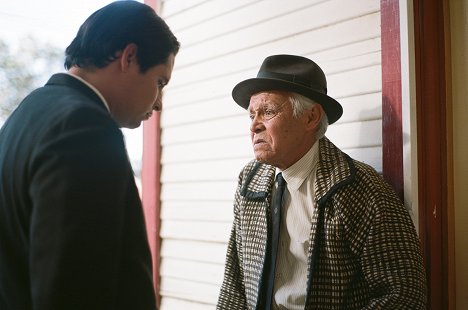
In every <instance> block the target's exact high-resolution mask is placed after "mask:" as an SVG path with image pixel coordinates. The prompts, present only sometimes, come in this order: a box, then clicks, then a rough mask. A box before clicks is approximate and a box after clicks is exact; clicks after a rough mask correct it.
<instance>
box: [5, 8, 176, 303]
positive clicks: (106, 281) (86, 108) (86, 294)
mask: <svg viewBox="0 0 468 310" xmlns="http://www.w3.org/2000/svg"><path fill="white" fill-rule="evenodd" d="M178 50H179V42H178V41H177V39H176V38H175V36H174V35H173V34H172V32H171V31H170V29H169V28H168V26H167V25H166V23H165V22H164V21H163V20H162V19H161V18H160V17H159V16H157V15H156V13H155V12H154V10H153V9H152V8H150V7H149V6H147V5H144V4H141V3H139V2H135V1H118V2H114V3H111V4H109V5H107V6H105V7H103V8H102V9H100V10H98V11H96V12H95V13H93V14H92V15H91V16H90V17H89V18H88V19H87V20H86V21H85V22H84V23H83V25H82V26H81V27H80V29H79V31H78V33H77V36H76V37H75V39H74V40H73V41H72V43H71V44H70V46H69V47H68V48H67V49H66V60H65V67H66V68H67V69H68V70H69V71H68V73H60V74H55V75H53V76H52V77H51V78H50V80H49V81H48V82H47V84H46V85H45V86H44V87H41V88H39V89H37V90H35V91H33V92H32V93H31V94H30V95H29V96H27V97H26V98H25V99H24V100H23V102H22V103H21V104H20V105H19V107H18V108H17V109H16V110H15V111H14V112H13V114H12V115H11V116H10V118H9V119H8V120H7V121H6V123H5V125H4V126H3V128H2V129H1V131H0V309H4V310H8V309H12V310H13V309H14V310H16V309H36V310H45V309H67V310H70V309H99V310H103V309H148V310H149V309H151V310H154V309H155V308H156V301H155V293H154V288H153V282H152V270H151V269H152V265H151V254H150V251H149V246H148V241H147V236H146V230H145V223H144V218H143V212H142V207H141V202H140V199H139V195H138V191H137V187H136V185H135V182H134V177H133V173H132V170H131V166H130V163H129V161H128V157H127V152H126V149H125V145H124V140H123V136H122V133H121V131H120V129H119V127H128V128H135V127H138V126H139V125H140V124H141V122H142V121H143V120H145V119H147V118H149V117H150V116H151V114H152V112H153V111H154V110H155V111H159V110H160V109H161V104H162V102H161V91H162V88H163V87H164V85H166V84H167V83H168V82H169V80H170V78H171V73H172V69H173V66H174V57H175V56H176V54H177V52H178Z"/></svg>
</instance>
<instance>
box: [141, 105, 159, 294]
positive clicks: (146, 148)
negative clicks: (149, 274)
mask: <svg viewBox="0 0 468 310" xmlns="http://www.w3.org/2000/svg"><path fill="white" fill-rule="evenodd" d="M160 158H161V153H160V127H159V113H156V114H155V115H153V117H152V118H151V119H149V120H148V121H146V122H145V123H144V125H143V160H142V169H141V183H142V196H143V199H142V200H143V209H144V211H145V219H146V229H147V233H148V242H149V244H150V249H151V254H152V256H153V280H154V285H155V291H156V293H157V294H158V295H159V284H160V283H159V265H160V245H161V241H160V238H159V230H160V225H161V219H160V190H161V185H160V175H161V168H160V165H159V162H160ZM159 300H160V299H159V296H158V301H159Z"/></svg>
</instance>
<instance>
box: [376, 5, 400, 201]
mask: <svg viewBox="0 0 468 310" xmlns="http://www.w3.org/2000/svg"><path fill="white" fill-rule="evenodd" d="M398 2H399V1H398V0H381V1H380V16H381V29H382V33H381V35H382V36H381V45H382V165H383V177H384V178H385V180H387V182H389V183H390V185H392V186H393V188H394V189H395V191H396V192H397V194H398V196H399V197H400V198H401V199H402V200H403V129H402V122H401V66H400V63H401V53H400V11H399V10H400V9H399V4H398Z"/></svg>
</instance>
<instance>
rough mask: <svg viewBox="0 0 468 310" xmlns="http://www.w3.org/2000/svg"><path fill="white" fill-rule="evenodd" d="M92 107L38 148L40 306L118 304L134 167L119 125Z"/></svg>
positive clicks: (33, 262) (33, 190)
mask: <svg viewBox="0 0 468 310" xmlns="http://www.w3.org/2000/svg"><path fill="white" fill-rule="evenodd" d="M89 110H90V109H81V110H79V111H75V112H72V115H69V117H68V118H67V119H66V120H65V121H61V123H60V124H57V125H56V126H54V127H53V129H52V130H51V131H50V133H48V136H47V137H46V138H45V139H44V141H39V142H38V147H37V148H36V151H35V153H34V154H33V155H32V160H31V164H30V175H31V176H30V180H31V181H30V182H31V184H30V197H31V200H32V206H33V207H32V208H33V210H32V213H31V214H32V215H31V224H30V255H29V257H30V262H29V264H30V279H31V298H32V304H33V306H32V308H34V309H37V310H45V309H101V310H102V309H116V308H118V307H117V305H116V304H115V301H116V300H117V299H118V296H117V292H118V288H119V285H121V283H119V277H120V275H119V272H120V271H119V270H121V269H120V266H121V264H122V240H123V231H124V225H125V223H124V221H125V211H126V207H127V206H128V204H129V200H128V197H127V194H128V187H129V186H132V184H130V180H131V178H129V176H130V175H131V172H129V170H128V169H129V164H128V159H127V155H126V151H125V146H124V142H123V137H122V134H121V132H120V130H119V129H118V127H117V126H116V125H115V124H113V123H112V120H111V119H110V118H109V117H108V116H107V115H104V114H103V113H99V112H95V111H92V110H91V111H89ZM129 173H130V175H129ZM135 207H137V206H135Z"/></svg>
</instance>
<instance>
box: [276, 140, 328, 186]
mask: <svg viewBox="0 0 468 310" xmlns="http://www.w3.org/2000/svg"><path fill="white" fill-rule="evenodd" d="M318 151H319V143H318V141H316V142H315V143H314V145H312V147H311V148H310V150H309V151H308V152H307V153H306V154H305V155H304V156H302V158H301V159H299V160H298V161H297V162H295V163H294V164H293V165H292V166H290V167H289V168H287V169H285V170H283V177H284V179H285V180H286V182H287V183H288V189H291V190H297V189H299V187H300V186H301V185H302V183H304V181H305V179H306V178H307V177H308V176H309V175H310V173H311V172H312V170H313V169H314V168H315V167H316V166H317V163H318V155H319V152H318Z"/></svg>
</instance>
